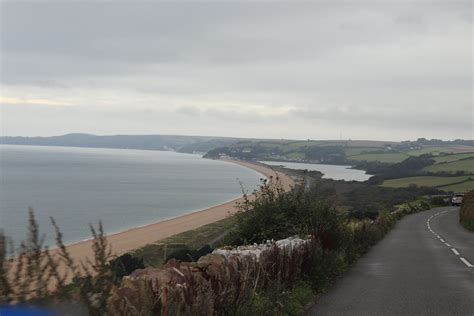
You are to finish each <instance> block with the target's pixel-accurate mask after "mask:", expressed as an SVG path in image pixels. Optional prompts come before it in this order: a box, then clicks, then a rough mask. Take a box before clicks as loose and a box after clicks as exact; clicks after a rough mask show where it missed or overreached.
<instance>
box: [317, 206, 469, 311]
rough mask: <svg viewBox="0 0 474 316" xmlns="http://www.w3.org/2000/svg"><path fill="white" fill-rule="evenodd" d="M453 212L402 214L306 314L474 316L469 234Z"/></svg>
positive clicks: (432, 211) (447, 210)
mask: <svg viewBox="0 0 474 316" xmlns="http://www.w3.org/2000/svg"><path fill="white" fill-rule="evenodd" d="M458 212H459V208H457V207H443V208H436V209H432V210H429V211H426V212H421V213H417V214H413V215H409V216H405V217H404V218H403V219H402V220H400V221H399V222H398V223H397V225H396V226H395V227H394V228H393V229H392V231H391V232H389V233H388V234H387V235H386V236H385V238H384V239H383V240H382V241H380V242H379V243H378V244H377V245H376V246H374V247H373V248H372V249H371V250H370V251H369V252H368V253H367V254H366V255H364V256H363V257H362V258H360V259H359V260H358V261H357V263H356V264H355V265H354V267H352V268H351V269H350V270H349V271H348V272H347V273H346V274H345V275H344V276H342V277H341V279H339V280H338V281H337V282H336V283H335V284H334V286H333V287H332V288H331V289H330V290H329V291H328V293H326V294H325V295H323V296H322V297H321V298H320V300H319V301H318V303H317V304H316V305H315V306H314V307H313V308H312V309H311V311H310V313H309V314H310V315H443V316H445V315H469V316H473V315H474V266H471V265H474V233H471V232H468V231H467V230H465V229H464V228H463V227H462V226H461V225H460V224H459V223H458ZM438 236H439V237H438ZM453 248H454V250H453ZM461 258H462V259H464V260H462V259H461Z"/></svg>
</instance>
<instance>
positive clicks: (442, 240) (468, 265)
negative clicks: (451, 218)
mask: <svg viewBox="0 0 474 316" xmlns="http://www.w3.org/2000/svg"><path fill="white" fill-rule="evenodd" d="M446 212H448V211H443V212H438V213H436V214H434V215H431V216H430V217H429V218H428V220H427V221H426V226H427V228H428V230H429V231H430V232H431V233H432V234H433V235H434V236H436V238H438V240H439V241H441V242H442V243H443V244H444V245H446V246H447V247H448V248H450V249H451V251H452V252H453V253H454V254H455V255H456V256H458V257H459V260H461V262H462V263H464V264H465V265H466V266H467V267H468V268H474V265H473V264H472V263H470V262H469V261H468V260H467V259H466V258H464V257H461V254H460V253H459V251H458V250H457V249H456V248H454V247H452V246H451V245H450V244H448V243H447V242H446V241H445V240H444V239H443V238H442V237H441V236H440V235H438V234H437V233H436V232H435V231H434V230H433V229H432V228H431V223H430V221H431V219H432V218H434V217H436V216H438V215H440V214H443V213H446Z"/></svg>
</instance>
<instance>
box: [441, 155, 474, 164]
mask: <svg viewBox="0 0 474 316" xmlns="http://www.w3.org/2000/svg"><path fill="white" fill-rule="evenodd" d="M471 157H473V158H474V153H463V154H452V155H446V156H439V157H435V158H433V159H434V160H435V161H436V163H440V162H451V161H457V160H461V159H466V158H471Z"/></svg>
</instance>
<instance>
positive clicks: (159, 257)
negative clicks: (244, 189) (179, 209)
mask: <svg viewBox="0 0 474 316" xmlns="http://www.w3.org/2000/svg"><path fill="white" fill-rule="evenodd" d="M234 225H235V218H233V217H228V218H225V219H223V220H220V221H217V222H214V223H211V224H208V225H204V226H202V227H199V228H197V229H193V230H189V231H186V232H183V233H180V234H177V235H174V236H171V237H168V238H165V239H163V240H160V241H158V242H156V243H152V244H149V245H146V246H144V247H142V248H139V249H137V250H135V251H133V252H132V253H131V254H132V255H133V256H135V257H138V258H141V259H143V261H144V263H145V265H146V266H149V267H161V266H163V264H165V263H166V261H167V260H169V259H170V258H173V257H176V256H180V257H186V256H188V255H192V252H193V251H196V250H199V249H203V248H204V247H205V246H207V245H209V246H211V247H213V246H215V245H216V244H218V243H219V241H220V240H221V239H222V238H223V237H224V236H225V235H226V234H227V233H228V232H229V231H230V230H231V229H232V228H233V227H234Z"/></svg>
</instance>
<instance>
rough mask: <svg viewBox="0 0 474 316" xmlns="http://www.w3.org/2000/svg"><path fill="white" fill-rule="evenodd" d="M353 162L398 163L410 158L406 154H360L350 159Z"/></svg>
mask: <svg viewBox="0 0 474 316" xmlns="http://www.w3.org/2000/svg"><path fill="white" fill-rule="evenodd" d="M348 158H349V159H351V160H358V161H362V160H365V161H380V162H387V163H397V162H401V161H403V160H405V159H407V158H408V156H407V155H406V154H404V153H379V154H360V155H355V156H351V157H348Z"/></svg>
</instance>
